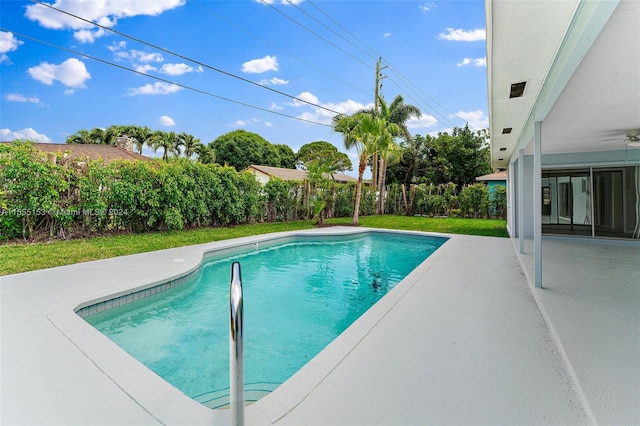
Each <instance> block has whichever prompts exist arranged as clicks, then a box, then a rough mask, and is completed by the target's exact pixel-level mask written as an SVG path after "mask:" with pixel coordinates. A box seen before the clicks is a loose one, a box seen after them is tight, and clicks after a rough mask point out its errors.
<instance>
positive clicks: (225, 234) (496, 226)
mask: <svg viewBox="0 0 640 426" xmlns="http://www.w3.org/2000/svg"><path fill="white" fill-rule="evenodd" d="M350 222H351V221H350V219H348V218H341V219H331V220H329V221H328V222H327V223H330V224H339V223H342V224H348V223H350ZM360 225H361V226H365V227H371V228H389V229H406V230H415V231H431V232H442V233H451V234H469V235H485V236H494V237H506V236H507V231H506V221H504V220H485V219H459V218H446V219H440V218H426V217H407V216H394V215H384V216H363V217H361V218H360ZM311 228H314V225H313V222H312V221H310V220H306V221H297V222H285V223H260V224H255V225H241V226H235V227H232V228H206V229H191V230H186V231H168V232H152V233H147V234H129V235H114V236H108V237H95V238H88V239H77V240H67V241H54V242H50V243H38V244H10V245H0V275H9V274H17V273H20V272H27V271H33V270H36V269H44V268H52V267H55V266H62V265H70V264H73V263H80V262H87V261H90V260H98V259H106V258H109V257H116V256H124V255H128V254H135V253H143V252H148V251H154V250H162V249H167V248H172V247H181V246H187V245H192V244H200V243H207V242H211V241H219V240H226V239H230V238H238V237H246V236H250V235H258V234H267V233H270V232H281V231H296V230H300V229H311Z"/></svg>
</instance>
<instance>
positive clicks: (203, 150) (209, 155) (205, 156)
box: [195, 143, 216, 164]
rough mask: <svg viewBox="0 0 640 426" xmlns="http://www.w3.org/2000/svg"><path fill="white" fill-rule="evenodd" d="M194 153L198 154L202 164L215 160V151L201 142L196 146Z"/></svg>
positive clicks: (211, 162)
mask: <svg viewBox="0 0 640 426" xmlns="http://www.w3.org/2000/svg"><path fill="white" fill-rule="evenodd" d="M195 154H196V155H197V156H198V161H199V162H200V163H203V164H213V163H215V162H216V152H215V151H214V150H213V148H212V147H211V144H209V145H208V146H207V145H205V144H203V143H201V144H200V145H198V146H196V148H195Z"/></svg>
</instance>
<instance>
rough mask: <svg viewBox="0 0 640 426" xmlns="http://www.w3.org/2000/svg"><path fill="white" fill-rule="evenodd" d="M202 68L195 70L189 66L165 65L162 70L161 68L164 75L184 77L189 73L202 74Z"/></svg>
mask: <svg viewBox="0 0 640 426" xmlns="http://www.w3.org/2000/svg"><path fill="white" fill-rule="evenodd" d="M202 71H203V69H202V67H198V68H193V67H191V66H189V65H187V64H164V65H163V66H162V68H160V72H161V73H162V74H169V75H182V74H186V73H188V72H202Z"/></svg>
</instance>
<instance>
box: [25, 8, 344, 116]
mask: <svg viewBox="0 0 640 426" xmlns="http://www.w3.org/2000/svg"><path fill="white" fill-rule="evenodd" d="M31 1H32V2H34V3H37V4H40V5H42V6H45V7H48V8H49V9H52V10H55V11H58V12H60V13H64V14H65V15H68V16H72V17H74V18H76V19H79V20H81V21H84V22H87V23H89V24H92V25H95V26H96V27H99V28H102V29H104V30H107V31H110V32H112V33H114V34H118V35H119V36H122V37H126V38H128V39H130V40H134V41H136V42H138V43H141V44H144V45H146V46H149V47H153V48H154V49H158V50H160V51H161V52H165V53H168V54H170V55H173V56H176V57H178V58H181V59H184V60H186V61H189V62H193V63H194V64H197V65H200V66H202V67H204V68H207V69H210V70H212V71H215V72H218V73H221V74H224V75H226V76H228V77H232V78H235V79H238V80H240V81H243V82H245V83H248V84H252V85H254V86H258V87H260V88H262V89H265V90H269V91H271V92H274V93H277V94H279V95H281V96H285V97H288V98H291V99H295V100H296V101H299V102H302V103H305V104H307V105H311V106H313V107H316V108H320V109H323V110H325V111H329V112H332V113H334V114H340V112H339V111H334V110H332V109H331V108H327V107H325V106H322V105H319V104H315V103H313V102H310V101H307V100H305V99H302V98H299V97H297V96H293V95H290V94H288V93H285V92H283V91H281V90H277V89H274V88H272V87H268V86H265V85H262V84H260V83H256V82H255V81H252V80H249V79H248V78H244V77H241V76H239V75H236V74H233V73H231V72H228V71H225V70H222V69H220V68H216V67H214V66H211V65H209V64H206V63H204V62H200V61H198V60H196V59H193V58H189V57H188V56H185V55H182V54H180V53H177V52H173V51H171V50H169V49H166V48H164V47H160V46H158V45H156V44H153V43H150V42H147V41H144V40H142V39H139V38H137V37H134V36H132V35H129V34H126V33H123V32H121V31H118V30H114V29H113V28H109V27H107V26H104V25H101V24H98V23H96V22H93V21H91V20H89V19H86V18H83V17H81V16H78V15H75V14H73V13H71V12H68V11H66V10H63V9H58V8H56V7H53V6H52V5H50V4H47V3H43V2H42V1H39V0H31Z"/></svg>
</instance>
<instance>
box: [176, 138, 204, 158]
mask: <svg viewBox="0 0 640 426" xmlns="http://www.w3.org/2000/svg"><path fill="white" fill-rule="evenodd" d="M178 136H179V137H180V140H182V146H184V152H183V154H184V156H185V157H187V158H191V157H192V156H193V154H195V153H196V150H197V148H198V145H202V143H201V142H200V139H198V138H196V137H195V136H193V135H190V134H189V133H186V132H182V133H180V134H179V135H178Z"/></svg>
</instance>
